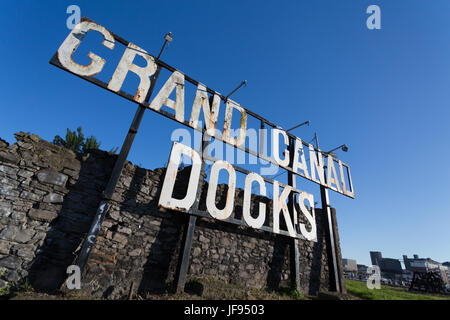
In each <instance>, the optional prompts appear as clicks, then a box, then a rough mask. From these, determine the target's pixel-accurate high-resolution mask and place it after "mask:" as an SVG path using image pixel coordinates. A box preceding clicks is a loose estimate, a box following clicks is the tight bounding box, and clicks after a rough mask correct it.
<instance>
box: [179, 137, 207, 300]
mask: <svg viewBox="0 0 450 320" xmlns="http://www.w3.org/2000/svg"><path fill="white" fill-rule="evenodd" d="M210 141H211V137H210V136H209V135H208V134H207V133H206V131H205V132H204V133H203V135H202V144H201V156H202V164H201V169H200V180H199V182H198V187H197V195H196V197H195V202H194V204H193V205H192V208H193V209H194V210H197V209H198V206H199V203H200V197H201V194H202V190H203V184H204V180H203V174H204V172H205V158H206V157H205V155H207V154H208V145H209V143H210ZM196 223H197V216H196V215H194V214H190V213H189V220H188V222H187V225H186V230H185V232H184V236H183V242H182V245H181V250H182V251H181V252H180V260H179V262H178V268H177V273H176V276H175V282H176V291H177V292H178V293H180V292H183V291H184V286H185V284H186V276H187V272H188V268H189V260H190V256H191V249H192V239H193V238H194V231H195V225H196Z"/></svg>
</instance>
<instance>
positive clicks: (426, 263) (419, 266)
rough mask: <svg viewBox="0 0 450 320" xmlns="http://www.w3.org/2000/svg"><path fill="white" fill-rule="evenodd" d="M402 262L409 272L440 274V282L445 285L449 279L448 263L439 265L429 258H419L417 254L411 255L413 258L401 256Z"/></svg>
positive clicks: (449, 269) (449, 268)
mask: <svg viewBox="0 0 450 320" xmlns="http://www.w3.org/2000/svg"><path fill="white" fill-rule="evenodd" d="M403 262H404V264H405V268H406V270H409V271H411V272H429V271H436V272H439V273H440V274H441V277H442V280H444V282H445V283H446V284H448V283H449V279H450V267H449V265H448V264H449V263H448V262H444V263H439V262H437V261H434V260H433V259H431V258H419V256H418V255H417V254H415V255H413V258H412V259H410V258H408V256H407V255H403Z"/></svg>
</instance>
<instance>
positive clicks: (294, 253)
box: [288, 137, 300, 290]
mask: <svg viewBox="0 0 450 320" xmlns="http://www.w3.org/2000/svg"><path fill="white" fill-rule="evenodd" d="M294 143H295V141H294V139H292V138H291V137H289V166H290V167H291V168H292V167H293V163H294V151H295V148H294ZM288 185H289V186H291V187H293V188H296V181H295V175H294V173H292V172H288ZM289 211H291V212H292V216H293V217H294V216H295V214H296V213H295V196H294V194H293V193H292V192H291V194H290V195H289ZM293 221H295V220H293ZM289 256H290V272H291V285H292V286H293V287H294V288H295V289H296V290H300V279H299V277H300V264H299V263H300V262H299V258H300V257H299V252H298V239H297V238H294V239H290V255H289Z"/></svg>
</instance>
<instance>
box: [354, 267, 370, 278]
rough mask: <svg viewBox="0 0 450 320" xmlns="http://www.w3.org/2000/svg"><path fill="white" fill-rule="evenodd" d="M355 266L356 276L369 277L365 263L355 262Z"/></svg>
mask: <svg viewBox="0 0 450 320" xmlns="http://www.w3.org/2000/svg"><path fill="white" fill-rule="evenodd" d="M356 266H357V268H358V278H359V279H360V280H366V279H367V278H368V277H369V275H368V274H367V269H368V268H369V267H368V266H366V265H365V264H357V265H356Z"/></svg>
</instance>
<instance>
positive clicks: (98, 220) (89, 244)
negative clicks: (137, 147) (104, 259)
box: [76, 66, 161, 272]
mask: <svg viewBox="0 0 450 320" xmlns="http://www.w3.org/2000/svg"><path fill="white" fill-rule="evenodd" d="M160 72H161V67H160V66H158V68H157V70H156V72H155V74H154V75H153V76H152V82H151V85H150V89H149V91H148V93H147V96H146V98H145V102H148V101H149V100H150V97H151V95H152V92H153V89H154V87H155V83H156V81H157V80H158V77H159V73H160ZM145 109H146V108H145V107H144V106H143V105H141V104H140V105H139V106H138V108H137V110H136V114H135V115H134V119H133V121H132V122H131V125H130V129H129V130H128V134H127V136H126V138H125V141H124V143H123V145H122V148H121V149H120V154H119V156H118V158H117V160H116V162H115V164H114V168H113V171H112V173H111V176H110V178H109V181H108V184H107V185H106V188H105V190H104V191H103V199H102V201H101V202H100V205H99V207H98V209H97V212H96V214H95V216H94V220H93V222H92V225H91V228H90V229H89V232H88V234H87V236H86V238H85V241H84V243H83V246H82V247H81V251H80V254H79V255H78V259H77V263H76V264H77V265H78V267H79V268H80V271H81V272H83V269H84V267H85V266H86V262H87V259H88V257H89V254H90V252H91V251H92V248H93V247H94V245H95V240H96V239H97V235H98V232H99V230H100V226H101V224H102V222H103V219H104V218H105V215H106V212H107V211H108V209H109V201H110V200H111V197H112V195H113V193H114V190H115V189H116V186H117V182H118V181H119V178H120V174H121V173H122V170H123V167H124V165H125V161H126V160H127V157H128V153H129V152H130V149H131V146H132V145H133V141H134V138H135V136H136V134H137V132H138V129H139V126H140V124H141V120H142V117H143V116H144V112H145Z"/></svg>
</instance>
